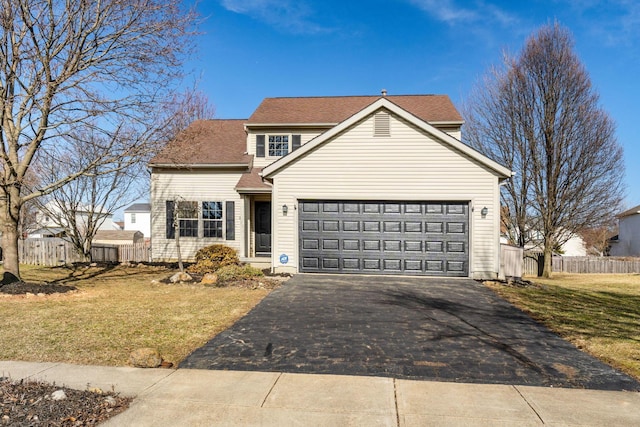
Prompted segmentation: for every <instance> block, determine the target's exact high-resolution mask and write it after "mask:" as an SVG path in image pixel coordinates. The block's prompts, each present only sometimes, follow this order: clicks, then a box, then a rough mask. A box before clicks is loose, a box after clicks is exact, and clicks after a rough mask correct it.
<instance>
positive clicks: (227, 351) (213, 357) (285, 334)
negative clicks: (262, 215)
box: [180, 274, 640, 390]
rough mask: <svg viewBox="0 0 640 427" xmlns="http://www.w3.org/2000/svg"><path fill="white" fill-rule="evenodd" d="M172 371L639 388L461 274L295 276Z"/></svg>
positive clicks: (620, 374) (608, 388)
mask: <svg viewBox="0 0 640 427" xmlns="http://www.w3.org/2000/svg"><path fill="white" fill-rule="evenodd" d="M180 368H193V369H223V370H251V371H278V372H301V373H322V374H342V375H375V376H385V377H395V378H405V379H426V380H439V381H456V382H472V383H500V384H516V385H535V386H554V387H572V388H592V389H602V390H640V384H638V383H637V382H636V381H635V380H633V379H632V378H630V377H628V376H626V375H624V374H622V373H620V372H618V371H616V370H614V369H613V368H611V367H610V366H608V365H605V364H603V363H602V362H600V361H598V360H597V359H595V358H593V357H591V356H589V355H587V354H585V353H583V352H581V351H579V350H578V349H576V348H575V347H574V346H573V345H571V344H570V343H568V342H566V341H564V340H562V339H560V338H559V337H558V336H557V335H555V334H553V333H552V332H550V331H549V330H547V329H546V328H544V327H543V326H541V325H539V324H537V323H536V322H534V321H533V320H531V318H529V317H528V316H527V315H526V314H524V313H522V312H521V311H520V310H518V309H516V308H514V307H513V306H512V305H510V304H509V303H507V302H505V301H504V300H502V299H501V298H499V297H498V296H496V295H495V294H494V293H493V292H492V291H490V290H489V289H487V288H485V287H484V286H482V285H481V284H479V283H477V282H475V281H473V280H469V279H435V278H407V277H389V276H386V277H369V276H353V275H349V276H348V275H344V276H342V275H340V276H337V275H317V274H299V275H296V276H295V277H293V278H292V279H291V280H289V281H288V282H287V283H285V284H284V285H283V286H282V287H281V288H279V289H277V290H275V291H274V292H272V293H271V294H270V295H269V296H268V297H267V298H265V299H264V300H263V301H262V302H261V303H260V304H258V305H257V306H256V307H255V308H254V309H253V310H252V311H251V312H250V313H249V314H248V315H247V316H245V317H244V318H242V319H240V320H239V321H238V322H236V324H235V325H233V326H232V327H231V328H230V329H228V330H226V331H224V332H223V333H221V334H219V335H218V336H216V337H215V338H214V339H212V340H211V341H209V342H208V343H207V344H206V345H205V346H203V347H202V348H199V349H197V350H196V351H194V352H193V353H192V354H191V355H189V356H188V357H187V358H186V359H185V360H184V361H183V362H182V363H181V364H180Z"/></svg>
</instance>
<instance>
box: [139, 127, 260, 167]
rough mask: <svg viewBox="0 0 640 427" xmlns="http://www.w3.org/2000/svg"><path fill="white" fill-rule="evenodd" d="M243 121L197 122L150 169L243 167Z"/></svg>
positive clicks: (246, 162) (245, 162)
mask: <svg viewBox="0 0 640 427" xmlns="http://www.w3.org/2000/svg"><path fill="white" fill-rule="evenodd" d="M245 122H246V120H219V119H216V120H197V121H195V122H193V123H192V124H190V125H189V127H187V128H186V129H185V130H184V131H182V132H180V133H179V134H178V136H177V137H176V138H175V139H174V140H173V141H171V142H169V144H167V146H166V147H165V148H164V149H163V150H162V151H161V152H160V153H159V154H158V155H157V156H155V157H154V158H153V159H151V161H150V162H149V164H150V166H177V165H228V166H231V165H234V166H235V165H245V166H248V165H249V164H251V158H252V157H251V156H250V155H248V154H247V153H246V151H247V150H246V147H247V139H246V137H247V134H246V132H245V130H244V123H245Z"/></svg>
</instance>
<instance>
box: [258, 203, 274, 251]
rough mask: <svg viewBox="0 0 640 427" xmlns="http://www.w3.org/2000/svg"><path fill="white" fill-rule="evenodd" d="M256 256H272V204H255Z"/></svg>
mask: <svg viewBox="0 0 640 427" xmlns="http://www.w3.org/2000/svg"><path fill="white" fill-rule="evenodd" d="M255 219H256V227H255V230H256V256H260V255H271V202H255Z"/></svg>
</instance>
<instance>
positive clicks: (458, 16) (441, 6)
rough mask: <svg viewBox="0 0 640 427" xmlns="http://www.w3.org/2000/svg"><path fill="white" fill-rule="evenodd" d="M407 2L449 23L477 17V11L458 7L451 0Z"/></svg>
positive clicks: (471, 19) (472, 19) (412, 0)
mask: <svg viewBox="0 0 640 427" xmlns="http://www.w3.org/2000/svg"><path fill="white" fill-rule="evenodd" d="M409 2H410V3H411V4H413V5H414V6H416V7H418V8H419V9H422V10H423V11H425V12H427V13H428V14H429V15H431V16H433V17H434V18H436V19H437V20H438V21H442V22H446V23H447V24H451V25H453V24H458V23H464V22H470V21H475V20H477V19H478V14H477V12H475V11H474V10H471V9H464V8H462V7H458V6H456V5H455V4H454V2H453V1H452V0H409Z"/></svg>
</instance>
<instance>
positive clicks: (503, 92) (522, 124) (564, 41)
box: [464, 23, 624, 277]
mask: <svg viewBox="0 0 640 427" xmlns="http://www.w3.org/2000/svg"><path fill="white" fill-rule="evenodd" d="M464 111H465V115H466V119H467V123H468V130H467V133H466V135H467V138H468V141H469V142H470V144H471V145H473V146H474V147H476V148H477V149H479V150H480V151H481V152H483V153H484V154H486V155H488V156H489V157H491V158H493V159H495V160H496V161H498V162H500V163H502V164H504V165H505V166H507V167H509V168H511V169H512V170H514V171H515V172H516V173H517V175H516V177H515V178H514V179H513V180H512V181H511V182H509V183H507V184H506V185H505V187H504V190H503V192H502V200H503V203H504V204H506V205H507V206H508V207H509V210H510V212H511V217H512V218H513V226H514V227H515V228H516V229H517V234H518V235H519V236H526V234H527V233H526V229H527V228H528V227H529V224H530V223H532V220H534V222H535V223H536V224H538V225H537V227H539V229H538V230H536V231H538V232H540V233H542V236H543V241H544V249H543V251H544V255H545V257H544V258H545V264H544V270H543V275H544V276H545V277H549V276H550V275H551V256H552V253H553V249H554V248H555V247H557V246H559V245H562V244H563V243H564V242H565V241H566V240H567V239H569V238H570V237H571V236H572V235H573V234H576V233H577V232H578V231H580V230H582V229H584V228H585V227H588V226H590V225H593V224H600V223H601V222H602V221H603V220H604V219H606V218H608V217H609V218H610V217H611V216H612V215H613V214H614V212H616V211H617V210H618V209H619V205H620V202H621V199H622V192H623V186H622V179H623V174H624V164H623V159H622V155H623V153H622V148H621V146H620V145H619V144H618V143H617V141H616V138H615V125H614V123H613V120H612V119H611V118H610V117H609V115H608V114H607V113H606V112H605V111H604V110H603V109H602V108H601V107H600V105H599V97H598V94H597V93H596V91H595V90H594V89H593V87H592V85H591V81H590V78H589V75H588V73H587V71H586V69H585V68H584V66H583V65H582V63H581V62H580V60H579V58H578V57H577V55H576V54H575V52H574V51H573V39H572V36H571V34H570V32H569V31H568V30H567V29H565V28H563V27H561V26H560V25H559V24H558V23H554V24H549V25H546V26H543V27H542V28H540V29H539V30H538V32H536V33H535V34H534V35H533V36H531V37H530V38H529V39H528V40H527V41H526V44H525V46H524V48H523V50H522V52H520V53H519V54H518V55H517V56H515V57H511V56H508V55H505V59H504V64H503V67H502V68H499V69H498V68H496V69H493V70H491V71H490V72H489V74H488V76H487V77H486V78H485V80H484V81H482V82H481V83H480V84H479V85H478V87H477V88H476V89H475V91H474V92H472V94H471V96H470V98H469V99H468V101H467V103H466V105H465V107H464ZM518 243H519V244H520V245H521V246H524V244H525V243H526V241H525V238H524V237H521V238H520V239H519V240H518Z"/></svg>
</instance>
